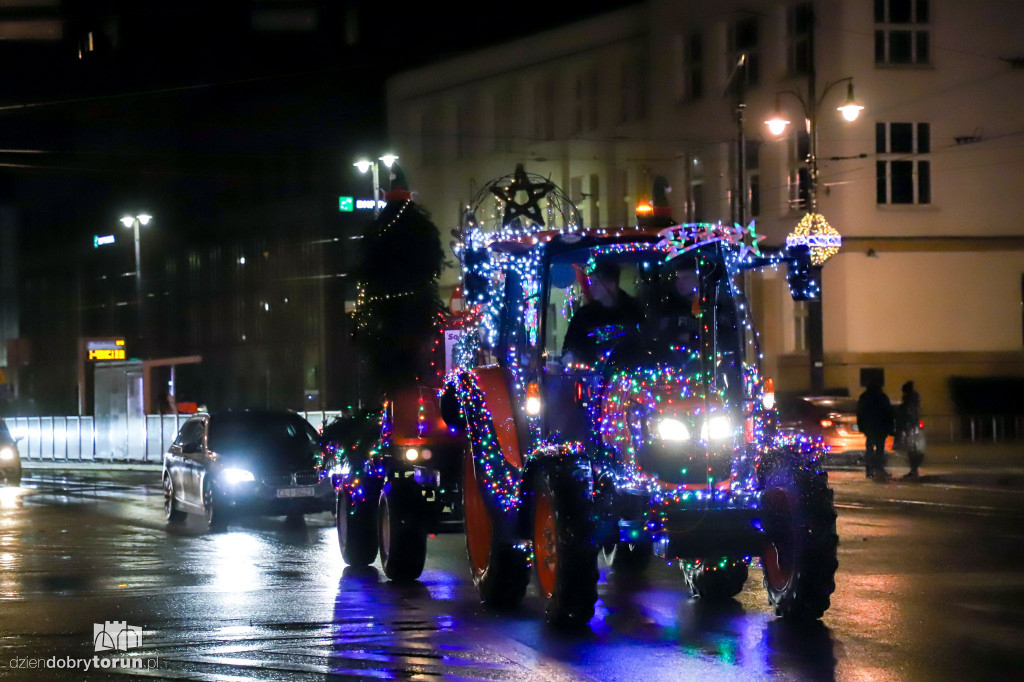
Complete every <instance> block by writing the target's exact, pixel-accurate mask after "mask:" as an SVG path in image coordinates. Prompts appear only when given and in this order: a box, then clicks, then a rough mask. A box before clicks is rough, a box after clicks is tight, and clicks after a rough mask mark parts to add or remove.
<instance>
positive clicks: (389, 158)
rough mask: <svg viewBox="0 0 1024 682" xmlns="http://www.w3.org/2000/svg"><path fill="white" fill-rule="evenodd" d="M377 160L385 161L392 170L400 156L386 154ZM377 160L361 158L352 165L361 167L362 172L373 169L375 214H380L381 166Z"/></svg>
mask: <svg viewBox="0 0 1024 682" xmlns="http://www.w3.org/2000/svg"><path fill="white" fill-rule="evenodd" d="M377 161H383V162H384V165H385V166H386V167H387V168H388V169H389V170H390V169H391V166H393V165H394V164H395V161H398V157H397V156H395V155H394V154H384V155H383V156H381V157H380V158H378V159H377ZM377 161H370V160H368V159H359V160H358V161H356V162H355V163H353V164H352V165H353V166H355V167H356V168H358V169H359V172H360V173H365V172H367V171H369V170H372V171H373V215H374V216H378V215H380V203H379V202H380V166H379V165H378V164H377Z"/></svg>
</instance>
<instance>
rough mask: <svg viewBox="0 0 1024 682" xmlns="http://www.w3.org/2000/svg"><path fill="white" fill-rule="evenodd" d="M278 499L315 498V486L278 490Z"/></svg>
mask: <svg viewBox="0 0 1024 682" xmlns="http://www.w3.org/2000/svg"><path fill="white" fill-rule="evenodd" d="M277 496H278V497H313V486H303V487H302V488H278V489H277Z"/></svg>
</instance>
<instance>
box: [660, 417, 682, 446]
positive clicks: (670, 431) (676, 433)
mask: <svg viewBox="0 0 1024 682" xmlns="http://www.w3.org/2000/svg"><path fill="white" fill-rule="evenodd" d="M654 428H655V432H656V433H657V434H658V438H660V439H661V440H664V441H673V442H681V441H686V440H690V430H689V429H687V428H686V424H684V423H683V422H682V421H680V420H679V419H675V418H673V417H662V418H661V419H659V420H658V421H657V422H655V427H654Z"/></svg>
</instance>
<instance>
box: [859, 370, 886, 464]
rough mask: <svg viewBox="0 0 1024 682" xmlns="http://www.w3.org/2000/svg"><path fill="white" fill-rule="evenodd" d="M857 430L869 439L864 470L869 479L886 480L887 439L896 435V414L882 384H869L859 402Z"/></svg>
mask: <svg viewBox="0 0 1024 682" xmlns="http://www.w3.org/2000/svg"><path fill="white" fill-rule="evenodd" d="M857 428H859V429H860V431H861V433H863V434H864V436H865V437H866V439H867V444H866V447H867V449H866V450H865V452H864V470H865V473H866V474H867V477H868V478H875V479H879V480H881V479H885V478H888V477H889V473H888V472H887V471H886V470H885V439H886V438H887V437H888V436H890V435H895V423H894V414H893V409H892V403H890V402H889V396H887V395H886V394H885V392H884V391H883V390H882V385H881V384H880V383H877V382H875V383H872V384H869V385H868V387H867V390H865V391H864V392H863V393H861V395H860V398H859V399H858V400H857Z"/></svg>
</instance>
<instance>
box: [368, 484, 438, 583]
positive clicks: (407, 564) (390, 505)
mask: <svg viewBox="0 0 1024 682" xmlns="http://www.w3.org/2000/svg"><path fill="white" fill-rule="evenodd" d="M377 542H378V545H379V549H380V565H381V567H382V568H383V569H384V575H386V576H387V577H388V579H389V580H393V581H395V582H409V581H412V580H416V579H417V578H419V577H420V574H422V573H423V564H424V563H425V562H426V560H427V526H426V519H425V517H424V510H423V495H422V493H421V492H420V487H419V485H417V484H416V482H415V481H413V480H411V479H408V478H392V479H391V480H389V481H388V482H387V483H385V484H384V488H383V489H382V490H381V492H380V502H379V503H378V505H377Z"/></svg>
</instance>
